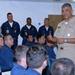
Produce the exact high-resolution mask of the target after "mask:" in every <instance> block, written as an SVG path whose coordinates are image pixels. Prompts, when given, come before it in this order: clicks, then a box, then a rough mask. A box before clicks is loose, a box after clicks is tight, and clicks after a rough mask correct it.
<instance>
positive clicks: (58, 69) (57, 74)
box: [51, 58, 74, 75]
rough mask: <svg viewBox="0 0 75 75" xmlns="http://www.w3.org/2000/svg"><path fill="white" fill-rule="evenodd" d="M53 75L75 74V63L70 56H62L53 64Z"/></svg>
mask: <svg viewBox="0 0 75 75" xmlns="http://www.w3.org/2000/svg"><path fill="white" fill-rule="evenodd" d="M51 74H52V75H74V63H73V61H72V60H70V59H68V58H60V59H57V60H56V61H55V62H53V64H52V66H51Z"/></svg>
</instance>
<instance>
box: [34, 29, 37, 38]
mask: <svg viewBox="0 0 75 75" xmlns="http://www.w3.org/2000/svg"><path fill="white" fill-rule="evenodd" d="M36 36H37V29H36V28H35V35H34V37H36Z"/></svg>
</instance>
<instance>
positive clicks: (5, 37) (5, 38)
mask: <svg viewBox="0 0 75 75" xmlns="http://www.w3.org/2000/svg"><path fill="white" fill-rule="evenodd" d="M8 36H11V35H10V34H7V35H5V36H4V40H7V37H8ZM11 37H12V36H11Z"/></svg>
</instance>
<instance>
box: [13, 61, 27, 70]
mask: <svg viewBox="0 0 75 75" xmlns="http://www.w3.org/2000/svg"><path fill="white" fill-rule="evenodd" d="M13 66H15V68H19V69H22V70H26V68H24V67H23V66H21V65H19V64H17V63H16V62H14V63H13Z"/></svg>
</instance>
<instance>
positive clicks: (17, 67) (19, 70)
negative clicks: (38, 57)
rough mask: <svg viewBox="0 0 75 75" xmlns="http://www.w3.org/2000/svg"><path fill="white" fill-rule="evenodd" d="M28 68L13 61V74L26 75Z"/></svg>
mask: <svg viewBox="0 0 75 75" xmlns="http://www.w3.org/2000/svg"><path fill="white" fill-rule="evenodd" d="M25 72H26V69H25V68H23V67H22V66H21V65H19V64H17V63H13V68H12V70H11V75H25Z"/></svg>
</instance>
